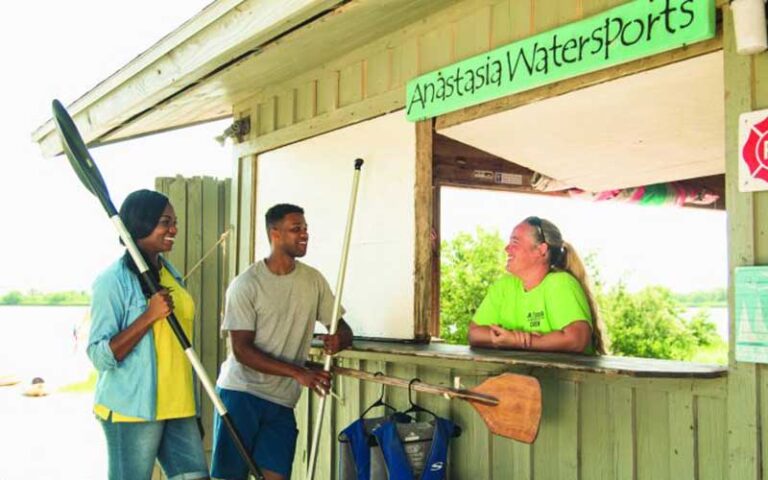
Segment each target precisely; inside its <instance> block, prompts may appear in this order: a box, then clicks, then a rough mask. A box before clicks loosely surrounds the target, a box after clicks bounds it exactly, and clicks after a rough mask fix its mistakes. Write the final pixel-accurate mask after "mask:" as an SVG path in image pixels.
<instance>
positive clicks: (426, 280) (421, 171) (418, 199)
mask: <svg viewBox="0 0 768 480" xmlns="http://www.w3.org/2000/svg"><path fill="white" fill-rule="evenodd" d="M432 135H433V128H432V120H424V121H421V122H418V123H417V124H416V185H415V186H414V189H415V192H414V194H415V195H414V197H415V198H414V201H415V206H414V208H415V210H414V211H415V216H416V218H415V221H416V229H415V232H416V246H415V249H416V251H415V256H414V258H415V266H414V268H415V271H414V278H413V281H414V289H413V293H414V295H413V296H414V298H413V309H414V311H413V318H414V338H415V339H416V340H418V341H424V342H428V341H429V325H430V322H431V320H432V274H433V270H432V268H433V267H432V243H433V239H432V208H433V205H432V185H433V182H432Z"/></svg>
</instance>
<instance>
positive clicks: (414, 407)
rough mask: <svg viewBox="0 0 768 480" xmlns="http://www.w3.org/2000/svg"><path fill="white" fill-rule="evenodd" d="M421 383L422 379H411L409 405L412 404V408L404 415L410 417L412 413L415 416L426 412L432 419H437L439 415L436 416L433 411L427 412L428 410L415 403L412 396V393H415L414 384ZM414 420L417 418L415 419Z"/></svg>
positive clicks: (409, 383)
mask: <svg viewBox="0 0 768 480" xmlns="http://www.w3.org/2000/svg"><path fill="white" fill-rule="evenodd" d="M420 381H421V379H420V378H413V379H411V381H410V382H408V403H410V404H411V406H410V407H408V410H406V411H404V412H403V413H404V414H406V415H408V414H410V413H414V414H415V413H419V412H424V413H428V414H430V415H432V418H437V415H436V414H435V412H433V411H431V410H427V409H426V408H424V407H422V406H421V405H417V404H416V403H415V402H414V401H413V397H412V396H411V395H412V393H411V392H412V391H413V388H412V387H413V384H414V383H416V382H420ZM413 418H415V417H413Z"/></svg>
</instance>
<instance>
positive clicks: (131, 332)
mask: <svg viewBox="0 0 768 480" xmlns="http://www.w3.org/2000/svg"><path fill="white" fill-rule="evenodd" d="M120 218H121V219H122V221H123V223H124V224H125V226H126V228H127V229H128V232H129V233H130V234H131V236H132V237H133V239H134V240H135V241H136V244H137V246H138V247H139V250H140V251H141V253H142V255H143V257H144V260H145V261H146V263H147V265H148V266H149V269H150V274H151V275H153V276H154V277H155V279H156V280H157V281H158V282H159V283H160V285H161V286H162V287H163V288H162V290H161V291H160V292H158V293H156V294H154V295H151V296H150V295H149V292H148V290H147V288H146V287H145V286H144V285H142V283H141V282H140V281H139V276H138V269H137V268H136V265H135V263H134V262H133V260H132V259H131V257H130V255H129V254H128V252H126V253H125V255H123V256H122V257H121V258H120V259H119V260H117V262H115V263H114V264H112V265H111V266H110V267H109V268H107V269H106V270H105V271H104V272H103V273H102V274H101V275H100V276H99V277H98V279H97V280H96V282H95V283H94V286H93V301H92V303H91V322H92V323H91V331H90V337H89V342H88V357H89V358H90V359H91V362H93V365H94V367H96V370H97V371H98V373H99V379H98V382H97V384H96V394H95V406H94V413H95V414H96V417H97V418H98V419H99V423H100V424H101V426H102V427H103V429H104V434H105V437H106V440H107V451H108V454H109V478H110V480H117V479H120V480H122V479H130V480H144V479H147V480H148V479H150V478H151V476H152V470H153V468H154V463H155V459H157V460H158V461H159V463H160V466H161V467H162V468H163V471H164V472H165V474H166V476H167V477H168V478H169V479H170V480H174V479H197V478H208V473H207V472H208V467H207V464H206V460H205V453H204V451H203V446H202V441H201V439H200V432H199V430H198V427H197V421H196V415H197V412H198V407H197V399H196V397H195V389H194V376H193V373H192V368H191V366H190V364H189V362H188V361H187V359H186V356H185V355H184V352H183V350H182V348H181V346H180V345H179V343H178V341H177V340H176V338H175V337H174V335H173V332H172V331H171V327H170V325H169V324H168V322H167V321H166V320H165V318H166V317H167V316H168V315H169V314H170V313H171V311H173V312H174V314H175V315H176V318H177V319H178V320H179V323H180V324H181V326H182V328H183V329H184V331H185V333H186V334H187V336H188V337H189V338H190V339H191V338H192V333H193V329H192V322H193V319H194V303H193V301H192V298H191V296H190V295H189V293H187V291H186V290H185V289H184V287H183V285H182V280H181V277H180V276H179V274H178V272H177V271H176V270H175V269H174V268H173V267H172V266H171V264H170V263H169V262H168V261H167V260H165V259H164V258H163V257H162V255H161V253H163V252H168V251H170V250H171V248H173V243H174V240H175V237H176V233H177V228H176V214H175V212H174V210H173V207H172V206H171V204H170V203H169V201H168V198H167V197H165V196H164V195H162V194H160V193H157V192H154V191H150V190H139V191H136V192H133V193H131V194H130V195H128V197H127V198H126V199H125V201H124V202H123V205H122V206H121V207H120Z"/></svg>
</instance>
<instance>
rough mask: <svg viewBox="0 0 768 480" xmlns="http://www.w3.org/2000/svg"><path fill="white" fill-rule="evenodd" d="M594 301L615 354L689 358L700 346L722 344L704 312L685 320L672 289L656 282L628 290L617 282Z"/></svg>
mask: <svg viewBox="0 0 768 480" xmlns="http://www.w3.org/2000/svg"><path fill="white" fill-rule="evenodd" d="M597 302H598V305H599V308H600V312H601V314H602V317H603V320H604V321H605V324H606V326H607V328H608V335H609V337H610V339H611V351H612V353H613V354H614V355H622V356H628V357H645V358H665V359H672V360H692V359H693V357H694V356H695V355H696V354H697V352H698V351H699V350H700V349H702V348H706V347H711V346H715V345H717V344H721V343H723V342H722V340H721V339H720V337H718V335H717V330H716V327H715V324H714V323H712V321H711V320H710V319H709V314H708V313H707V312H706V311H703V310H702V311H699V312H697V313H696V314H695V315H694V316H693V317H692V318H691V319H686V318H685V315H684V313H685V308H684V307H683V306H682V305H681V304H680V302H679V301H678V300H677V299H676V298H675V295H674V294H673V293H672V291H671V290H669V289H668V288H665V287H662V286H659V285H653V286H649V287H645V288H643V289H642V290H640V291H639V292H637V293H630V292H628V291H627V289H626V286H625V285H624V284H623V283H621V282H620V283H619V284H618V285H616V286H614V287H612V288H611V289H610V290H609V291H608V292H602V291H601V292H600V293H599V294H598V295H597Z"/></svg>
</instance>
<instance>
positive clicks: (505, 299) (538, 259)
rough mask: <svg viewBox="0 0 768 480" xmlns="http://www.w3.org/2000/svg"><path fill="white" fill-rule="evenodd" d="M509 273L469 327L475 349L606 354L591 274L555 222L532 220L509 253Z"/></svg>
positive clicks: (517, 233)
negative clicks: (591, 287)
mask: <svg viewBox="0 0 768 480" xmlns="http://www.w3.org/2000/svg"><path fill="white" fill-rule="evenodd" d="M505 250H506V252H507V265H506V269H507V272H509V275H503V276H502V277H501V278H500V279H498V280H497V281H496V282H495V283H494V284H493V285H491V288H490V289H489V290H488V293H487V294H486V296H485V298H484V299H483V302H482V303H481V304H480V307H479V308H478V309H477V312H475V316H474V319H473V320H472V321H471V322H470V324H469V344H470V345H471V346H473V347H484V348H499V349H513V350H538V351H551V352H573V353H586V354H595V353H600V354H603V353H605V352H606V346H605V342H604V340H603V338H602V335H601V328H600V322H599V321H598V319H597V315H596V309H595V307H594V301H593V299H592V295H591V293H590V292H589V288H588V286H587V283H586V272H585V269H584V265H583V263H582V262H581V259H580V258H579V256H578V254H577V253H576V251H575V250H574V249H573V247H572V246H571V245H570V244H569V243H568V242H565V241H563V237H562V235H561V233H560V230H559V229H558V228H557V227H556V226H555V225H554V224H553V223H552V222H550V221H548V220H545V219H542V218H539V217H528V218H526V219H525V220H523V221H522V222H521V223H520V224H518V225H517V226H516V227H515V228H514V230H512V234H511V235H510V238H509V244H508V245H507V246H506V248H505Z"/></svg>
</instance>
